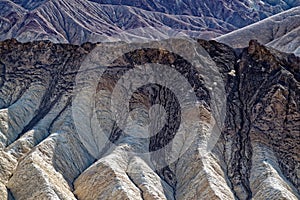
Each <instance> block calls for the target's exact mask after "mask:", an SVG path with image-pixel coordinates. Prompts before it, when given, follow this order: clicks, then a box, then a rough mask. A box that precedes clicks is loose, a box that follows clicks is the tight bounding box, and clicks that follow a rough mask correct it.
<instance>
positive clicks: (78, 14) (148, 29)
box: [0, 0, 300, 44]
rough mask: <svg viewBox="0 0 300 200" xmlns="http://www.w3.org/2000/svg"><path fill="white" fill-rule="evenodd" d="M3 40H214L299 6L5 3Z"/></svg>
mask: <svg viewBox="0 0 300 200" xmlns="http://www.w3.org/2000/svg"><path fill="white" fill-rule="evenodd" d="M0 6H1V8H2V9H1V11H0V27H1V29H0V30H1V31H0V40H4V39H10V38H17V39H18V40H19V41H22V42H28V41H35V40H51V41H52V42H58V43H72V44H82V43H84V42H87V41H90V42H99V41H103V40H109V41H114V40H120V39H121V40H123V41H124V40H126V39H128V38H131V40H132V38H148V39H149V38H154V39H155V38H169V37H172V36H174V35H178V34H185V35H188V36H190V37H195V38H204V39H210V38H214V37H217V36H220V35H223V34H225V33H229V32H231V31H234V30H236V29H239V28H241V27H244V26H247V25H249V24H252V23H254V22H257V21H260V20H262V19H264V18H267V17H269V16H272V15H274V14H276V13H279V12H282V11H284V10H287V9H290V8H293V7H296V6H300V3H299V1H291V0H278V1H270V0H262V1H256V0H255V1H250V0H243V1H237V0H233V1H221V0H218V1H217V2H215V1H214V2H213V1H210V0H205V1H188V0H184V1H174V2H173V3H171V4H170V1H169V0H168V1H165V0H164V1H159V2H153V1H127V0H124V1H123V0H122V1H106V0H97V1H96V0H95V1H88V0H84V1H82V0H80V1H79V0H63V1H62V0H59V1H58V0H39V1H23V0H14V1H9V0H1V1H0Z"/></svg>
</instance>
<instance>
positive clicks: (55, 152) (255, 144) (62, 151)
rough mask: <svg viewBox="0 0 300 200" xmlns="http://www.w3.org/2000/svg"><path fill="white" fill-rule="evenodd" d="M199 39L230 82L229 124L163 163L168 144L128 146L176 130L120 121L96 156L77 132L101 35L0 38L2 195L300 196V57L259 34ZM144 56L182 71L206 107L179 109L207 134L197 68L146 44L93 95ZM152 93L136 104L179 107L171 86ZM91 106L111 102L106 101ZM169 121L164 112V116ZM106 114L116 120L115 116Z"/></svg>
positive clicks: (102, 93) (293, 199)
mask: <svg viewBox="0 0 300 200" xmlns="http://www.w3.org/2000/svg"><path fill="white" fill-rule="evenodd" d="M53 2H54V1H53ZM20 9H21V8H20ZM197 42H198V44H199V45H201V46H202V47H203V48H204V49H205V50H206V51H207V52H208V54H209V55H210V57H211V58H212V60H213V61H214V62H215V63H216V66H217V68H218V70H219V72H220V73H221V75H222V77H221V78H222V79H223V81H224V83H225V90H226V96H227V105H226V108H225V109H224V110H222V112H223V113H221V114H222V115H224V116H226V118H225V123H224V126H223V127H220V128H221V131H222V132H221V136H220V138H219V139H218V141H217V144H216V145H215V147H214V149H213V150H212V151H211V152H209V153H206V154H203V153H201V149H200V142H201V141H202V140H203V135H201V134H199V135H197V136H196V137H195V138H194V140H193V141H192V144H191V145H190V146H189V148H188V149H187V151H185V152H184V153H183V154H182V155H181V156H180V157H179V158H178V159H177V160H176V161H175V162H173V163H170V164H169V165H167V166H165V167H164V168H163V169H160V170H156V169H155V165H156V164H157V163H156V162H158V161H163V160H164V159H166V158H167V153H168V152H167V151H166V152H165V154H164V155H161V157H155V156H154V157H148V156H147V155H144V156H136V155H135V154H130V153H129V152H130V151H133V150H140V151H150V150H152V149H156V148H160V147H162V146H164V145H166V143H167V142H168V137H171V136H172V135H165V136H164V137H158V136H157V137H153V138H151V139H150V140H147V141H146V142H145V140H140V139H137V138H135V137H132V136H130V135H126V134H124V133H122V132H121V131H119V130H118V129H114V130H112V131H111V132H110V135H109V138H110V141H111V142H113V143H114V144H115V145H113V146H108V147H107V148H105V149H104V151H103V153H102V154H99V155H98V156H95V155H93V154H91V153H90V152H91V151H90V149H89V147H88V146H86V145H84V144H83V143H82V138H80V136H79V135H78V132H77V129H76V126H75V123H74V118H73V116H72V105H73V101H72V100H73V98H74V96H76V91H74V87H75V78H76V75H77V73H82V72H78V70H79V68H80V66H81V64H82V63H83V61H84V59H85V58H87V56H88V55H89V53H90V52H91V51H92V50H93V49H94V48H95V47H96V46H97V47H99V46H101V44H92V43H85V44H82V45H81V46H78V45H71V44H55V43H52V42H49V41H36V42H29V43H20V42H18V41H16V40H14V39H12V40H5V41H3V42H0V73H1V76H0V108H1V109H0V122H1V123H0V199H1V200H2V199H3V200H4V199H17V200H18V199H66V200H69V199H82V200H89V199H91V200H94V199H132V200H133V199H134V200H135V199H145V200H152V199H168V200H169V199H170V200H175V199H177V200H185V199H195V200H196V199H220V200H221V199H222V200H223V199H228V200H229V199H241V200H244V199H256V200H259V199H262V200H263V199H274V200H276V199H289V200H297V199H299V198H300V182H299V180H300V149H299V148H300V134H299V133H300V112H299V110H300V105H299V102H300V84H299V81H300V71H299V70H300V69H299V68H300V58H298V57H296V56H295V55H293V54H287V53H281V52H279V51H276V50H274V49H271V48H269V47H265V46H263V45H261V44H260V43H258V42H257V41H255V40H252V41H251V42H250V43H249V45H248V46H247V47H246V48H243V49H242V50H240V49H239V50H235V49H232V48H231V47H229V46H227V45H225V44H221V43H218V42H215V41H205V40H197ZM186 48H187V51H188V48H189V47H186ZM147 62H154V63H164V64H166V65H170V66H172V65H175V66H176V67H178V68H179V69H180V70H182V71H184V72H185V73H186V76H187V77H189V79H190V80H191V81H193V83H194V86H195V88H196V89H197V90H196V91H197V97H199V98H200V99H201V100H202V101H201V106H202V107H201V109H199V111H198V110H196V111H188V112H187V113H183V114H186V115H187V116H193V113H194V112H197V113H196V114H199V115H201V119H202V120H203V126H204V127H207V129H206V130H207V132H206V133H205V134H210V130H211V129H210V127H211V126H212V124H211V123H212V122H211V120H210V119H211V117H212V113H211V97H210V96H209V94H208V92H207V91H208V90H209V89H208V88H206V86H205V85H203V84H202V81H203V79H202V78H203V77H201V76H202V75H200V76H195V75H194V71H193V70H191V68H190V67H191V66H190V65H188V64H186V63H184V62H183V61H182V60H181V58H180V57H178V56H176V55H174V54H172V53H170V52H167V51H166V50H164V49H141V50H139V51H133V52H129V53H128V54H126V56H124V57H122V58H120V59H119V60H116V62H115V64H116V66H115V67H112V68H110V69H109V70H108V71H107V73H106V74H104V79H103V80H104V81H102V82H100V83H99V85H98V94H97V95H98V96H96V97H98V98H101V99H105V98H107V95H109V92H111V90H112V87H114V85H115V84H116V82H117V80H118V79H119V77H120V76H122V74H123V73H124V70H128V69H132V68H135V67H137V66H138V65H139V64H143V63H147ZM86 73H88V72H86ZM153 91H156V93H155V94H156V95H153V96H149V92H148V90H146V89H141V90H139V91H138V93H135V94H134V95H133V98H132V101H131V104H130V105H131V106H132V108H135V107H139V108H141V109H144V110H145V111H147V109H148V108H149V105H151V104H154V103H155V102H159V103H162V104H164V105H166V109H167V108H168V106H170V110H172V108H173V107H172V106H174V105H176V100H174V99H173V98H172V96H171V94H170V93H168V91H167V90H164V89H163V88H159V87H158V88H156V89H155V90H153ZM147 95H148V96H147ZM86 98H87V99H93V98H95V96H88V97H86ZM169 99H171V100H169ZM95 107H96V108H97V109H98V110H99V111H107V105H106V104H101V103H96V104H95ZM198 112H199V113H198ZM142 113H143V112H142ZM174 116H175V114H174ZM174 119H175V117H173V118H167V120H168V121H169V123H172V122H173V121H172V120H174ZM100 122H101V123H103V124H104V125H109V124H110V123H111V121H110V119H109V118H103V119H101V120H100ZM141 123H144V121H143V122H141ZM131 128H132V129H131V130H133V131H134V130H138V129H135V128H136V127H134V126H132V127H131ZM86 131H87V132H88V131H89V129H86ZM139 131H140V132H142V131H143V130H139ZM87 135H89V134H87ZM89 139H90V138H86V140H89Z"/></svg>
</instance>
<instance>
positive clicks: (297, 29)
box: [215, 7, 300, 56]
mask: <svg viewBox="0 0 300 200" xmlns="http://www.w3.org/2000/svg"><path fill="white" fill-rule="evenodd" d="M299 36H300V7H296V8H293V9H290V10H288V11H285V12H282V13H279V14H277V15H274V16H272V17H269V18H267V19H265V20H262V21H260V22H257V23H254V24H252V25H250V26H246V27H244V28H241V29H239V30H236V31H233V32H231V33H228V34H225V35H222V36H220V37H218V38H215V40H217V41H219V42H222V43H225V44H228V45H231V46H232V47H234V48H244V47H246V46H247V45H248V41H249V40H251V39H257V40H258V41H259V42H261V43H263V44H265V45H267V46H269V47H273V48H275V49H278V50H280V51H284V52H288V53H294V54H296V55H298V56H299V55H300V37H299Z"/></svg>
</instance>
